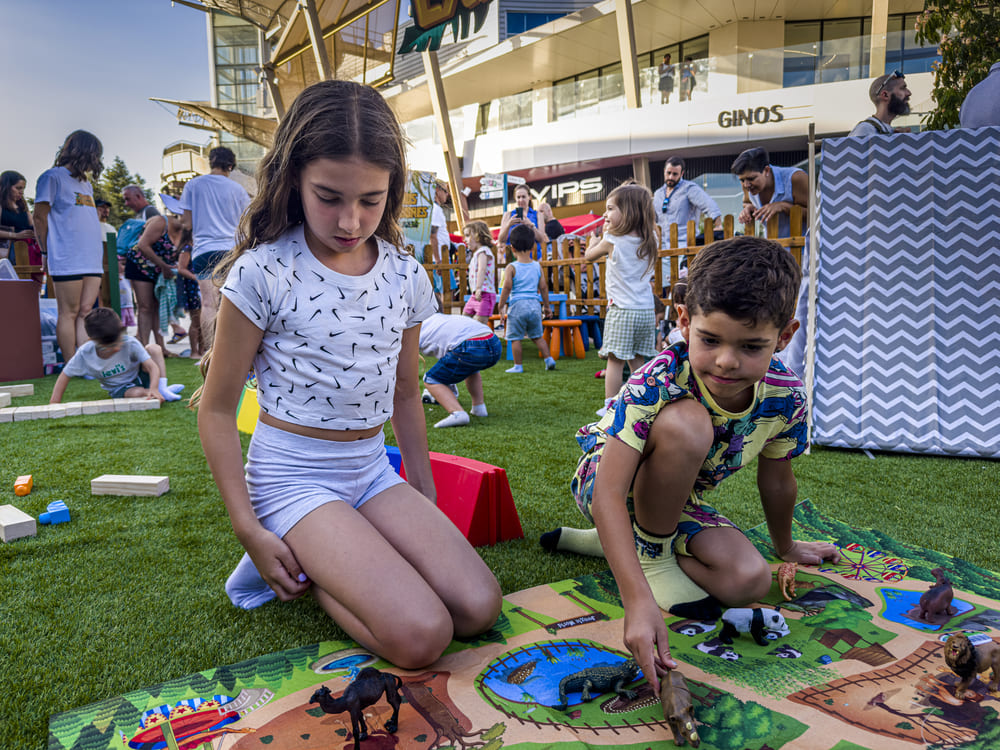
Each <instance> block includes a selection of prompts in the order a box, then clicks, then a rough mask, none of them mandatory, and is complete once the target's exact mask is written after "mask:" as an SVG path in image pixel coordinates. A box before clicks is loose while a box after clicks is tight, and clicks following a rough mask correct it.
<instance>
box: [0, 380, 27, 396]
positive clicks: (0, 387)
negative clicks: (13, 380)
mask: <svg viewBox="0 0 1000 750" xmlns="http://www.w3.org/2000/svg"><path fill="white" fill-rule="evenodd" d="M0 393H7V394H9V395H11V396H14V397H15V398H16V397H17V396H34V395H35V386H34V385H32V384H31V383H18V384H16V385H10V384H8V383H0Z"/></svg>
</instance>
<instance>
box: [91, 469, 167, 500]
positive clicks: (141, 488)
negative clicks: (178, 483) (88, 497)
mask: <svg viewBox="0 0 1000 750" xmlns="http://www.w3.org/2000/svg"><path fill="white" fill-rule="evenodd" d="M169 490H170V477H158V476H148V475H143V474H102V475H101V476H99V477H95V478H94V479H91V480H90V494H92V495H147V496H159V495H162V494H163V493H164V492H169Z"/></svg>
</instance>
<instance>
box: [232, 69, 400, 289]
mask: <svg viewBox="0 0 1000 750" xmlns="http://www.w3.org/2000/svg"><path fill="white" fill-rule="evenodd" d="M352 156H356V157H359V158H361V159H363V160H364V161H366V162H368V163H370V164H373V165H375V166H377V167H381V168H382V169H385V170H386V171H388V172H389V194H388V196H387V198H386V204H385V213H384V214H383V215H382V221H381V222H380V223H379V225H378V228H377V229H376V230H375V236H376V237H380V238H381V239H384V240H386V241H387V242H390V243H391V244H393V245H396V246H401V245H402V244H403V233H402V231H401V230H400V228H399V214H400V211H401V210H402V206H403V194H404V192H405V189H406V137H405V135H404V134H403V130H402V128H401V127H400V125H399V122H398V120H396V116H395V115H394V114H393V112H392V110H391V109H389V105H388V104H386V102H385V99H383V98H382V95H381V94H379V93H378V92H377V91H376V90H375V89H373V88H372V87H370V86H363V85H361V84H358V83H354V82H352V81H321V82H320V83H314V84H313V85H312V86H309V87H308V88H306V89H304V90H303V91H302V93H300V94H299V95H298V96H297V97H296V99H295V102H294V103H293V104H292V106H291V108H289V110H288V112H287V113H286V114H285V116H284V117H283V118H282V120H281V122H280V123H279V124H278V129H277V131H276V132H275V134H274V145H273V146H272V147H271V150H270V151H269V152H268V153H267V155H266V156H264V158H263V159H261V162H260V166H259V167H258V169H257V188H258V189H257V196H256V197H255V198H254V199H253V201H251V203H250V205H249V206H248V207H247V210H246V212H245V213H244V214H243V218H242V219H241V220H240V228H239V232H238V235H237V242H236V247H235V248H234V249H233V250H232V251H231V252H229V253H228V254H227V255H226V256H225V257H224V258H223V259H222V261H221V262H220V263H219V265H218V266H217V267H216V269H215V279H216V283H219V284H221V282H222V280H224V279H225V277H226V274H227V273H229V269H230V268H232V266H233V263H235V262H236V260H237V259H238V258H239V257H240V256H241V255H243V253H244V252H246V251H247V250H248V249H249V248H252V247H256V246H257V245H260V244H262V243H266V242H273V241H274V240H276V239H278V237H280V236H281V235H282V234H283V233H284V232H286V231H287V230H288V229H289V228H291V227H293V226H295V225H296V224H299V223H301V222H302V221H303V219H304V216H303V213H302V199H301V196H300V195H299V178H300V176H301V174H302V170H303V169H305V166H306V165H307V164H308V163H309V162H311V161H313V160H314V159H346V158H349V157H352Z"/></svg>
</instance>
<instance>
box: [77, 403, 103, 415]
mask: <svg viewBox="0 0 1000 750" xmlns="http://www.w3.org/2000/svg"><path fill="white" fill-rule="evenodd" d="M80 408H81V409H82V410H83V413H84V414H100V413H101V402H100V401H81V402H80Z"/></svg>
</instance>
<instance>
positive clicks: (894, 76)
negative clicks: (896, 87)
mask: <svg viewBox="0 0 1000 750" xmlns="http://www.w3.org/2000/svg"><path fill="white" fill-rule="evenodd" d="M897 78H905V76H904V75H903V74H902V73H900V72H899V71H898V70H894V71H892V74H891V75H889V77H888V78H886V79H885V80H884V81H882V85H881V86H879V87H878V89H877V90H876V91H875V96H878V95H879V94H881V93H882V91H883V90H884V89H885V87H886V86H888V85H889V81H894V80H896V79H897Z"/></svg>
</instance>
